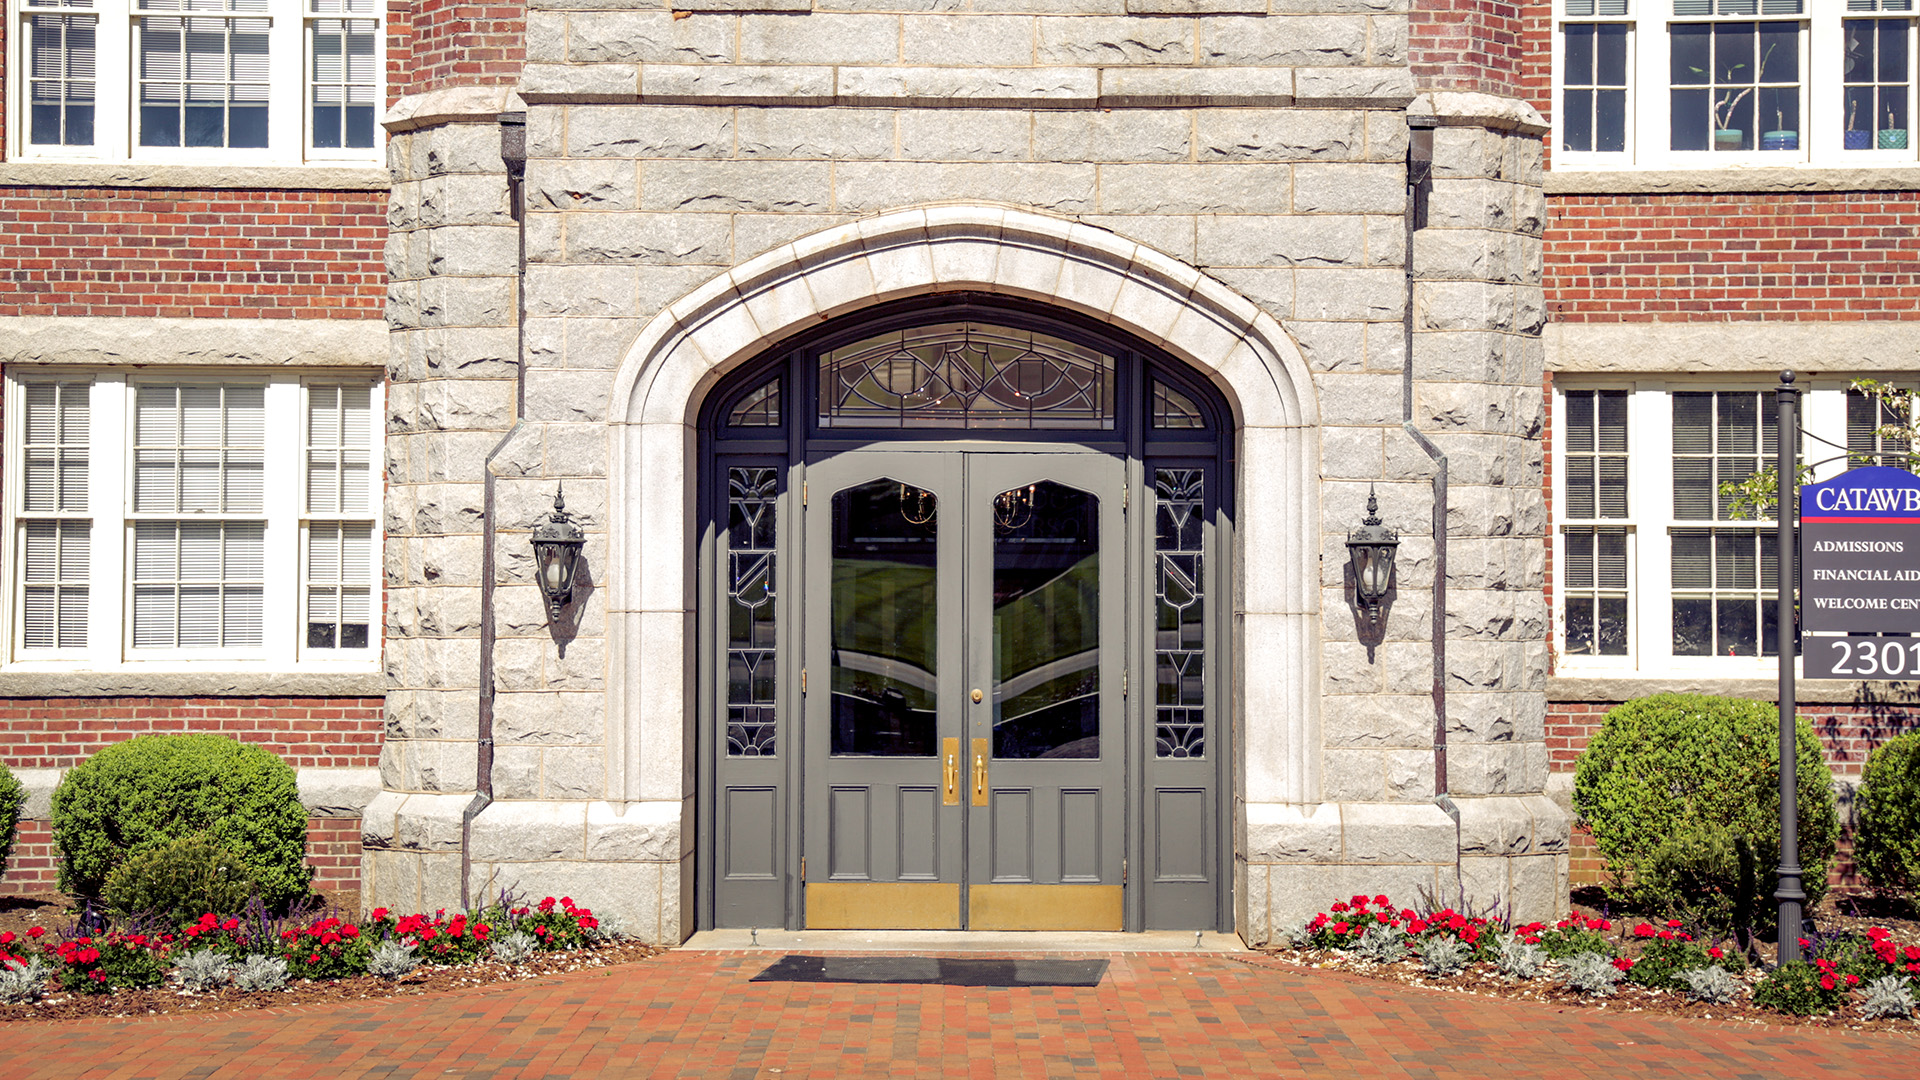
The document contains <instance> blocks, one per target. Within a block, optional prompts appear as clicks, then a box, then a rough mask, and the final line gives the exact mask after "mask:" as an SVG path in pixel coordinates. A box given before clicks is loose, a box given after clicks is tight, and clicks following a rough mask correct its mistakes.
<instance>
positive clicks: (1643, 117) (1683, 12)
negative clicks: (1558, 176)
mask: <svg viewBox="0 0 1920 1080" xmlns="http://www.w3.org/2000/svg"><path fill="white" fill-rule="evenodd" d="M1917 14H1920V12H1916V0H1555V3H1554V64H1553V103H1554V104H1553V125H1554V133H1553V143H1552V146H1553V162H1554V167H1555V168H1557V169H1558V168H1566V169H1606V168H1642V169H1654V168H1659V169H1671V168H1724V167H1726V166H1729V165H1736V166H1737V165H1745V166H1755V165H1818V166H1832V165H1894V164H1901V163H1910V162H1914V161H1915V160H1916V157H1915V145H1914V138H1913V133H1912V132H1911V131H1910V128H1911V118H1912V116H1913V113H1914V108H1915V103H1916V102H1915V93H1916V89H1915V84H1916V79H1915V76H1914V61H1915V52H1916V47H1917V46H1920V38H1917V37H1916V34H1917V33H1920V31H1917V30H1916V22H1920V20H1917V19H1916V15H1917Z"/></svg>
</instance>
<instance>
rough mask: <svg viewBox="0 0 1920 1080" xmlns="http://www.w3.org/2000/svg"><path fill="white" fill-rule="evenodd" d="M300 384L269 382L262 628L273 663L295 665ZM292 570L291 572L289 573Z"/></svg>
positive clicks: (299, 489) (298, 589)
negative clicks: (263, 611) (263, 613)
mask: <svg viewBox="0 0 1920 1080" xmlns="http://www.w3.org/2000/svg"><path fill="white" fill-rule="evenodd" d="M300 392H301V385H300V383H299V382H298V381H296V380H293V379H275V380H273V381H272V382H269V383H268V384H267V397H266V406H267V407H266V419H267V450H266V476H265V480H266V499H265V504H264V505H263V506H262V509H263V510H264V511H265V513H266V519H267V534H266V565H267V566H268V567H269V571H268V574H267V581H266V588H265V595H264V597H263V599H264V601H265V605H266V612H267V615H266V625H265V626H264V628H263V634H264V640H265V643H266V653H267V659H268V660H269V661H272V662H275V663H279V664H286V665H289V666H291V665H292V664H293V663H294V661H295V660H296V659H297V658H298V656H297V650H296V645H297V642H296V632H297V630H298V628H299V622H298V620H299V612H300V607H301V605H300V581H301V577H302V575H301V573H300V571H299V569H298V568H299V566H300V554H301V552H300V497H301V491H302V487H303V485H302V484H301V483H300V471H301V470H300V468H299V464H298V463H299V461H300V453H301V442H302V438H301V433H302V432H304V431H305V430H306V429H305V426H304V424H303V422H302V421H303V417H302V416H301V393H300ZM289 569H291V570H292V572H291V573H289V572H287V571H288V570H289Z"/></svg>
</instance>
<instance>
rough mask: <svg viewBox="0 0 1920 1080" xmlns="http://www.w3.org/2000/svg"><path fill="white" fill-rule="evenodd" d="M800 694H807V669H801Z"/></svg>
mask: <svg viewBox="0 0 1920 1080" xmlns="http://www.w3.org/2000/svg"><path fill="white" fill-rule="evenodd" d="M800 692H801V693H803V694H804V693H806V692H807V669H806V668H801V669H800Z"/></svg>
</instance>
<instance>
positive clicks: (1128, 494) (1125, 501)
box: [1120, 487, 1133, 510]
mask: <svg viewBox="0 0 1920 1080" xmlns="http://www.w3.org/2000/svg"><path fill="white" fill-rule="evenodd" d="M1132 503H1133V489H1132V488H1130V487H1124V488H1121V489H1120V509H1122V510H1125V509H1126V508H1127V507H1128V506H1130V505H1132Z"/></svg>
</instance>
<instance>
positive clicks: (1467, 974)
mask: <svg viewBox="0 0 1920 1080" xmlns="http://www.w3.org/2000/svg"><path fill="white" fill-rule="evenodd" d="M1572 899H1573V904H1572V907H1573V911H1574V913H1575V914H1578V915H1584V916H1588V917H1600V918H1606V919H1610V920H1612V921H1613V923H1614V924H1615V926H1616V927H1618V926H1621V925H1628V924H1631V923H1632V922H1636V921H1638V920H1639V919H1640V918H1642V917H1643V915H1642V913H1639V912H1634V911H1628V910H1623V909H1622V908H1621V907H1620V906H1619V905H1613V904H1609V903H1608V902H1607V899H1606V894H1605V892H1604V890H1601V889H1598V888H1583V889H1576V890H1574V893H1573V897H1572ZM1813 918H1814V924H1815V926H1816V927H1818V929H1819V930H1820V932H1821V933H1823V934H1826V935H1828V936H1832V935H1835V934H1839V933H1843V932H1858V933H1864V932H1865V931H1866V930H1868V929H1870V928H1872V927H1876V926H1880V927H1885V928H1886V929H1888V930H1890V931H1892V932H1893V936H1894V938H1895V939H1896V940H1898V941H1903V942H1920V917H1916V911H1915V909H1914V906H1913V905H1912V904H1911V903H1910V902H1908V901H1906V900H1901V899H1892V898H1886V897H1875V896H1870V895H1857V894H1856V895H1832V894H1829V895H1828V896H1827V897H1826V899H1824V900H1823V901H1822V902H1821V904H1820V907H1819V908H1818V909H1816V910H1815V911H1814V913H1813ZM1264 951H1265V952H1266V953H1267V955H1269V956H1272V957H1273V958H1274V959H1276V960H1280V961H1283V962H1285V963H1288V964H1292V965H1294V966H1296V967H1302V968H1309V969H1331V970H1335V971H1343V972H1348V973H1351V974H1355V975H1361V976H1365V977H1368V978H1375V979H1385V980H1389V981H1391V982H1397V983H1400V984H1402V985H1405V986H1418V987H1424V988H1426V989H1430V990H1440V991H1445V992H1449V993H1459V994H1478V995H1481V996H1484V997H1498V998H1507V999H1510V1000H1515V1001H1534V1002H1539V1003H1541V1004H1544V1005H1553V1006H1558V1007H1560V1008H1562V1009H1603V1010H1607V1011H1609V1012H1614V1013H1649V1014H1653V1015H1656V1016H1669V1017H1673V1018H1675V1019H1692V1020H1716V1021H1730V1022H1734V1023H1749V1024H1765V1025H1770V1026H1774V1027H1787V1026H1792V1027H1816V1028H1832V1029H1836V1030H1846V1031H1868V1032H1878V1033H1882V1034H1903V1035H1920V1022H1916V1021H1914V1020H1912V1019H1907V1020H1901V1019H1893V1018H1889V1019H1880V1020H1867V1019H1863V1018H1861V1017H1860V1016H1858V1015H1856V1014H1852V1013H1851V1012H1850V1010H1842V1011H1841V1012H1838V1013H1834V1014H1831V1015H1828V1016H1791V1015H1788V1014H1786V1013H1778V1012H1774V1011H1772V1010H1771V1009H1762V1008H1759V1007H1757V1006H1755V1005H1754V1004H1753V1003H1752V1002H1751V1001H1741V1002H1738V1003H1736V1004H1733V1005H1707V1004H1704V1003H1702V1002H1697V1001H1692V1000H1689V999H1688V998H1687V996H1686V994H1685V993H1682V992H1680V991H1677V990H1648V989H1646V988H1644V987H1640V986H1635V985H1634V984H1632V983H1629V982H1622V983H1621V984H1620V986H1619V989H1618V990H1617V991H1616V992H1615V993H1614V995H1613V996H1612V997H1609V998H1595V997H1588V996H1587V995H1585V994H1581V993H1578V992H1576V991H1573V990H1568V989H1566V988H1565V987H1562V986H1561V985H1559V984H1558V983H1556V982H1554V981H1553V980H1552V979H1551V978H1548V977H1546V976H1542V977H1540V978H1535V979H1531V980H1528V981H1521V980H1518V979H1510V978H1508V977H1506V976H1504V975H1501V974H1500V973H1499V972H1498V971H1497V970H1495V969H1494V966H1493V965H1492V964H1491V963H1476V964H1469V965H1467V968H1466V970H1464V971H1462V972H1461V973H1460V974H1458V975H1454V976H1451V977H1449V978H1444V979H1441V978H1434V977H1433V976H1431V975H1428V974H1426V973H1425V972H1423V971H1422V970H1421V968H1420V963H1419V961H1417V960H1405V961H1401V962H1399V963H1394V964H1372V963H1368V962H1366V961H1364V960H1361V959H1359V958H1357V957H1355V956H1353V955H1352V954H1350V953H1346V952H1341V951H1339V950H1336V949H1269V950H1264ZM1623 951H1625V952H1627V953H1628V954H1629V955H1632V953H1633V952H1634V951H1635V950H1634V949H1632V948H1631V947H1628V948H1626V949H1625V950H1623ZM1761 954H1762V956H1763V957H1764V958H1766V959H1767V960H1768V961H1769V962H1771V959H1772V957H1773V955H1774V945H1773V943H1771V942H1762V943H1761ZM1764 974H1765V972H1764V971H1763V970H1762V969H1761V968H1760V967H1759V966H1758V965H1754V966H1750V967H1748V969H1747V970H1746V972H1745V973H1744V974H1742V975H1736V976H1734V978H1735V979H1736V980H1737V981H1739V982H1742V983H1744V984H1745V985H1746V986H1747V987H1748V988H1749V989H1751V987H1752V986H1753V984H1754V983H1757V982H1759V981H1760V979H1761V977H1762V976H1763V975H1764Z"/></svg>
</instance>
